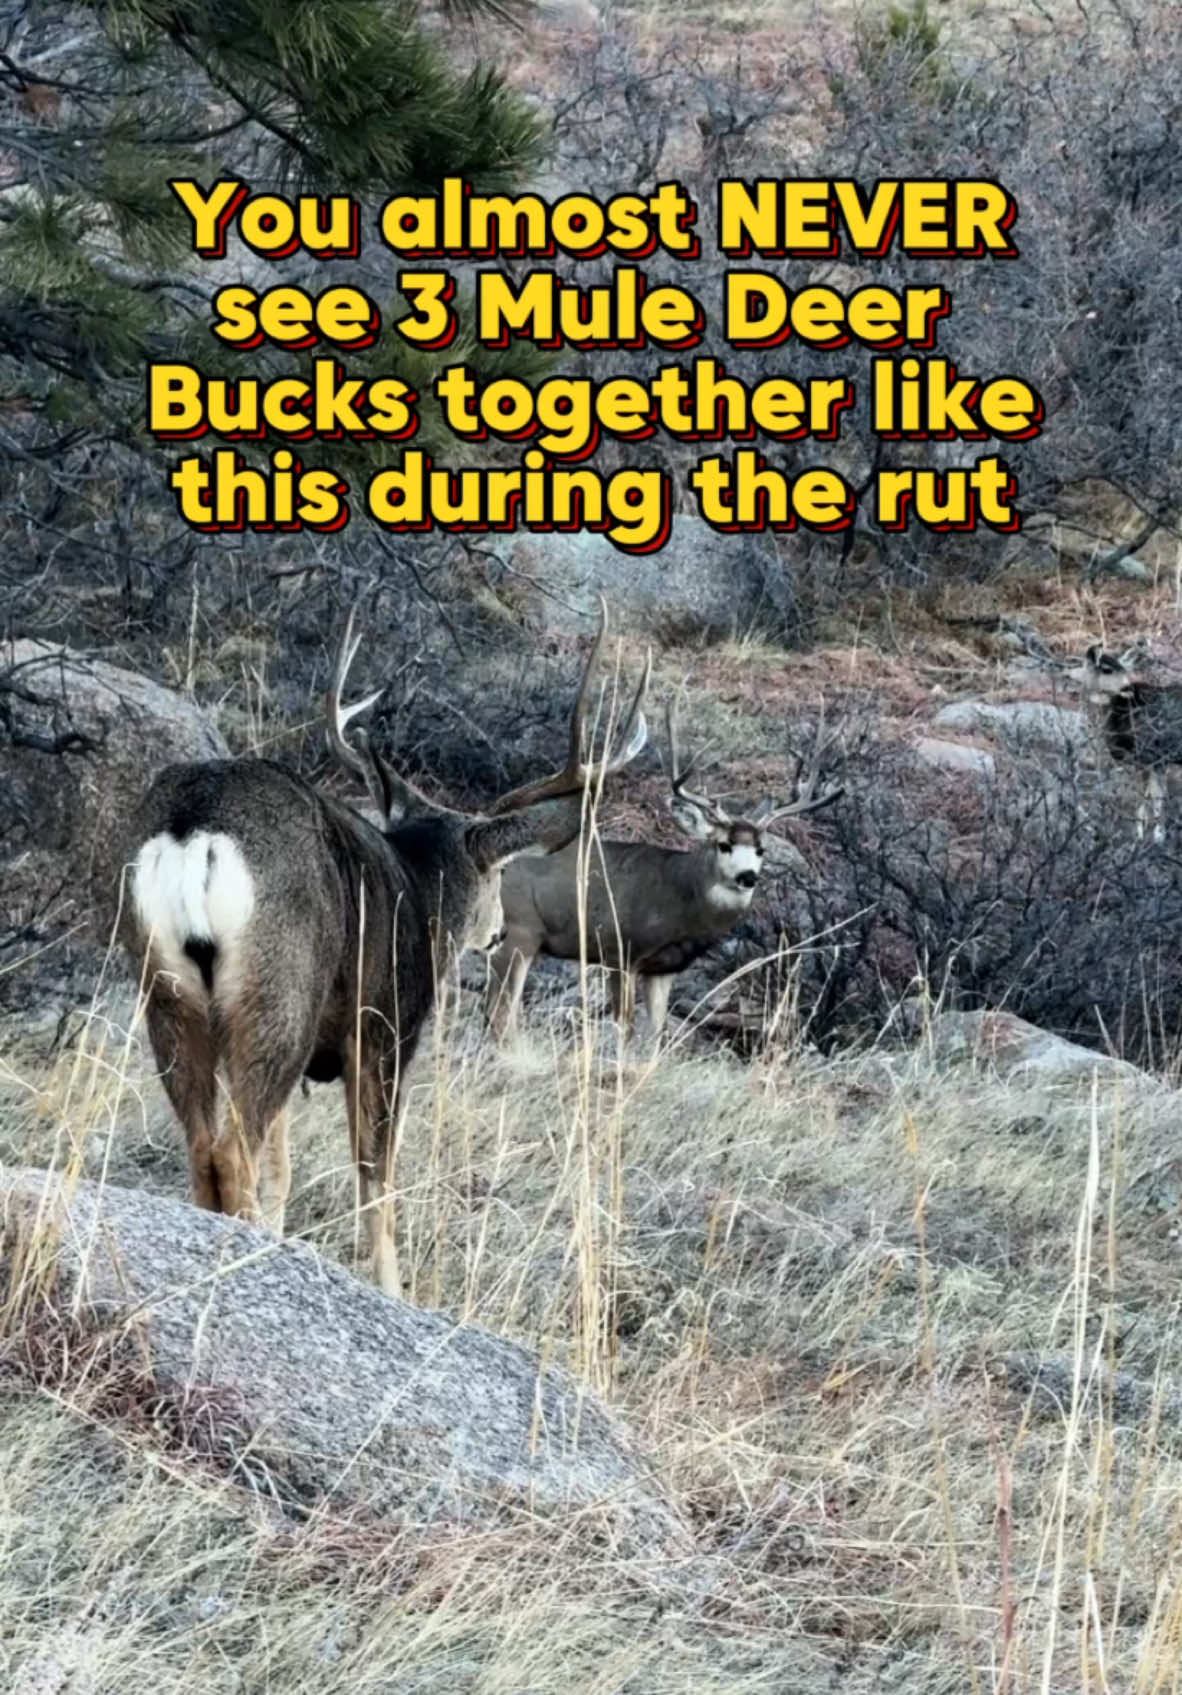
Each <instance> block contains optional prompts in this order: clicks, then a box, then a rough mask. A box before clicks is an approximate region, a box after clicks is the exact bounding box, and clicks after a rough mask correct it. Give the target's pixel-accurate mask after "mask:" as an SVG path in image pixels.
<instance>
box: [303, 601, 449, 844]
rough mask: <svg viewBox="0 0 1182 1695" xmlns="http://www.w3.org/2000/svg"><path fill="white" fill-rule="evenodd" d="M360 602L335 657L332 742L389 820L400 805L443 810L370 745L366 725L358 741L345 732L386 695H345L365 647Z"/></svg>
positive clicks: (329, 709)
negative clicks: (357, 697)
mask: <svg viewBox="0 0 1182 1695" xmlns="http://www.w3.org/2000/svg"><path fill="white" fill-rule="evenodd" d="M360 605H361V601H360V600H355V601H354V602H353V605H352V606H351V607H350V608H349V616H348V617H347V618H346V620H345V627H344V629H343V630H342V631H341V637H340V640H339V641H338V643H337V650H336V655H335V657H334V659H333V667H332V678H331V680H330V682H329V685H328V695H327V703H326V712H325V717H326V719H327V724H326V730H327V734H328V741H329V746H330V747H331V748H332V750H333V752H334V753H335V754H336V756H337V758H338V759H339V760H340V761H341V762H342V764H344V765H345V766H347V767H348V769H349V770H350V771H352V772H353V773H354V774H355V775H356V776H358V777H360V778H361V781H362V782H363V783H364V784H365V787H366V789H367V790H368V791H369V797H370V799H371V800H372V801H373V803H374V805H375V806H376V807H377V808H378V810H379V812H381V814H382V815H383V817H384V818H385V819H386V820H387V821H390V820H391V819H392V818H393V816H394V814H395V811H396V810H397V809H399V808H400V809H401V810H402V811H403V812H404V813H405V812H407V811H409V810H410V809H412V808H413V809H415V810H416V811H440V810H443V809H441V808H439V807H436V805H435V803H434V802H433V801H431V800H430V799H428V797H427V796H426V795H425V794H423V792H422V790H421V789H416V788H415V786H414V784H413V783H412V782H410V781H409V779H408V778H406V777H400V776H399V775H398V773H397V772H396V771H393V770H391V768H390V766H388V765H387V764H386V762H385V760H384V759H382V757H381V756H380V755H379V754H378V753H376V752H375V751H374V749H373V748H371V747H370V745H369V737H368V736H367V735H366V734H365V731H364V730H363V729H359V730H358V731H357V734H356V742H357V745H354V743H353V742H351V741H350V740H349V739H348V737H347V736H346V734H345V731H346V729H347V728H348V726H349V725H350V724H351V723H352V721H353V719H354V718H358V717H360V716H361V714H362V713H363V712H368V710H369V708H370V707H371V706H372V705H373V704H374V702H375V701H376V700H379V699H380V698H381V695H382V690H381V689H375V690H374V691H373V693H372V694H367V695H366V696H365V698H364V699H363V700H355V701H353V702H352V703H351V704H350V705H348V706H346V705H345V704H344V702H343V701H342V699H341V695H342V694H343V692H344V688H345V682H346V680H347V678H348V675H349V672H350V670H351V669H352V665H353V661H354V660H355V659H356V657H357V653H358V650H359V649H360V647H361V642H362V632H361V631H359V630H356V629H355V626H356V623H357V611H358V608H359V606H360Z"/></svg>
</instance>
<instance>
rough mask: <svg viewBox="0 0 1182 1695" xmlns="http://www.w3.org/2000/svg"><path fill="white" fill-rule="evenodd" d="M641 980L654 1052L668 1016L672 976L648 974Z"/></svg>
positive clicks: (659, 1043)
mask: <svg viewBox="0 0 1182 1695" xmlns="http://www.w3.org/2000/svg"><path fill="white" fill-rule="evenodd" d="M643 982H644V1009H645V1011H646V1012H647V1013H648V1021H649V1025H650V1027H651V1029H652V1043H653V1051H654V1053H655V1052H656V1050H657V1049H658V1048H659V1047H660V1045H661V1032H662V1031H663V1030H664V1028H665V1020H666V1018H667V1017H668V1016H669V991H670V990H671V989H672V987H673V977H672V976H671V975H670V976H663V977H657V976H650V977H645V978H644V980H643Z"/></svg>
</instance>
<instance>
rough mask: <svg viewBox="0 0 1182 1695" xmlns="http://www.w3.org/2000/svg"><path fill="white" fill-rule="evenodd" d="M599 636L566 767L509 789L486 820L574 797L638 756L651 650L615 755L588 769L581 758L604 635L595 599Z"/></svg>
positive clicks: (603, 617) (603, 607)
mask: <svg viewBox="0 0 1182 1695" xmlns="http://www.w3.org/2000/svg"><path fill="white" fill-rule="evenodd" d="M599 608H600V614H599V633H598V635H597V636H596V637H595V640H594V642H593V643H592V645H591V652H590V653H589V654H588V655H587V663H586V665H585V666H584V667H583V678H582V682H581V683H580V685H579V693H578V696H577V698H576V700H575V706H574V711H573V712H572V713H571V721H570V748H569V752H568V754H567V760H566V764H565V765H564V766H563V768H562V770H561V771H556V772H554V774H553V775H552V776H549V777H543V778H541V779H540V780H539V781H538V782H536V783H525V784H523V785H522V787H521V788H518V789H511V790H510V791H509V793H508V794H504V795H501V796H500V798H499V799H498V800H496V801H494V803H493V805H492V806H490V807H489V808H488V815H489V816H490V817H499V816H501V815H502V814H503V813H506V812H516V811H518V810H519V808H521V807H524V806H533V805H534V804H535V802H537V801H539V800H547V799H549V798H551V797H553V796H557V795H569V794H575V793H577V792H578V790H580V789H583V788H587V787H589V786H590V785H591V784H593V783H597V782H598V781H599V780H600V778H601V777H610V776H611V775H612V774H613V773H614V772H616V771H621V770H623V768H624V766H625V765H628V764H629V763H630V762H631V761H632V760H633V759H635V758H636V755H637V754H638V753H639V752H640V750H641V748H642V747H643V746H644V744H645V742H646V741H647V740H648V724H647V723H646V721H645V716H644V712H643V710H642V708H643V706H644V701H645V697H646V696H647V694H648V685H649V680H650V678H651V676H652V669H653V655H652V649H651V648H650V649H649V650H648V654H647V656H646V658H645V662H644V671H643V672H642V674H641V678H640V682H639V683H638V684H637V686H636V693H635V694H634V695H633V697H632V705H631V706H630V707H629V709H628V716H627V717H626V718H625V720H624V723H623V728H622V729H621V731H620V737H621V742H622V746H621V748H620V751H619V752H618V753H615V754H613V755H612V756H611V757H610V758H608V757H607V755H606V753H605V755H604V758H603V759H601V760H600V761H599V762H598V763H597V764H591V765H588V764H587V763H586V760H585V757H584V751H583V750H584V741H585V735H586V728H587V702H588V700H589V698H590V694H591V678H592V674H593V672H594V669H595V664H596V661H597V660H598V658H599V654H600V650H601V649H602V647H603V639H604V637H605V636H606V634H607V602H606V601H605V600H604V598H603V596H602V595H600V597H599Z"/></svg>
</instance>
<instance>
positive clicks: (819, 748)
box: [757, 701, 845, 830]
mask: <svg viewBox="0 0 1182 1695" xmlns="http://www.w3.org/2000/svg"><path fill="white" fill-rule="evenodd" d="M841 729H842V725H841V723H840V721H839V722H838V723H837V725H836V726H835V727H834V728H833V729H832V730H831V731H830V732H829V734H828V735H826V734H825V704H824V702H823V701H822V703H821V710H820V712H819V713H818V715H817V729H816V733H815V734H814V736H813V746H812V753H811V755H810V758H809V761H808V767H807V772H806V775H805V779H804V782H803V783H802V782H801V780H800V778H801V772H802V771H805V760H804V755H803V754H801V753H798V754H797V755H796V756H795V768H794V770H793V774H792V787H793V791H794V798H793V799H792V800H790V801H789V802H788V803H787V804H786V805H785V806H773V805H772V804H771V802H770V801H769V802H767V803H766V810H765V808H763V807H761V808H760V811H759V814H758V817H757V822H758V824H759V827H760V829H761V830H766V829H767V828H768V827H769V825H771V824H774V823H775V822H776V820H777V819H778V818H799V817H802V816H803V815H804V814H805V813H806V812H817V811H818V810H819V809H820V808H821V807H823V806H832V804H833V802H834V801H835V800H840V798H841V796H842V795H843V794H844V793H845V785H844V784H837V785H836V786H835V787H833V788H831V789H826V791H825V792H824V794H820V795H818V794H817V793H816V787H817V784H818V782H819V781H820V779H821V763H822V761H823V759H824V757H825V754H826V753H827V752H828V751H829V749H830V748H831V747H832V746H833V743H834V742H835V741H836V740H837V738H838V736H839V735H840V734H841Z"/></svg>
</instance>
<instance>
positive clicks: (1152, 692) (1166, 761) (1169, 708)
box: [1068, 646, 1182, 843]
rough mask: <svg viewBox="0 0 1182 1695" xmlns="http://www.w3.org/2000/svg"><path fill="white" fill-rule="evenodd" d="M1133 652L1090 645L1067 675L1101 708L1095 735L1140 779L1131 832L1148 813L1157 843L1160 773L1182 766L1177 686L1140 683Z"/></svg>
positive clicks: (1161, 833)
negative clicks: (1142, 782) (1136, 771)
mask: <svg viewBox="0 0 1182 1695" xmlns="http://www.w3.org/2000/svg"><path fill="white" fill-rule="evenodd" d="M1138 652H1139V649H1138V648H1136V647H1133V648H1130V649H1129V650H1128V651H1127V652H1126V653H1124V654H1122V655H1121V657H1120V658H1117V656H1116V655H1115V654H1114V653H1106V652H1104V650H1103V649H1102V648H1100V647H1097V646H1092V647H1089V649H1088V651H1087V653H1086V654H1085V655H1084V662H1083V664H1082V665H1081V666H1079V667H1077V669H1075V670H1074V671H1071V672H1069V673H1068V675H1069V676H1070V677H1071V679H1072V681H1073V682H1076V683H1079V684H1081V685H1082V687H1083V688H1084V690H1085V692H1086V694H1087V697H1088V700H1089V701H1090V702H1091V704H1092V705H1093V706H1096V707H1099V708H1100V709H1101V712H1100V725H1101V732H1102V734H1103V737H1104V742H1105V745H1106V747H1107V748H1108V751H1109V753H1110V754H1111V755H1112V757H1113V758H1114V759H1116V760H1119V761H1121V762H1122V763H1128V764H1130V765H1134V766H1136V767H1137V768H1138V769H1139V770H1140V771H1141V772H1142V774H1143V775H1144V779H1145V795H1144V798H1143V799H1142V802H1141V804H1140V806H1139V807H1138V809H1137V834H1138V836H1144V834H1145V826H1146V823H1147V822H1148V817H1149V814H1150V813H1152V815H1153V839H1154V841H1155V842H1159V843H1160V842H1164V841H1165V839H1166V829H1165V797H1166V778H1165V774H1166V770H1167V768H1168V767H1169V766H1171V765H1182V683H1147V682H1144V681H1142V680H1141V679H1140V678H1138V677H1137V676H1136V675H1135V674H1134V672H1133V670H1132V668H1131V667H1132V662H1133V660H1134V657H1135V656H1136V655H1137V653H1138Z"/></svg>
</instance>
